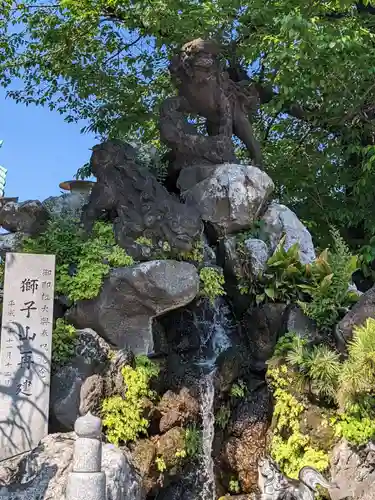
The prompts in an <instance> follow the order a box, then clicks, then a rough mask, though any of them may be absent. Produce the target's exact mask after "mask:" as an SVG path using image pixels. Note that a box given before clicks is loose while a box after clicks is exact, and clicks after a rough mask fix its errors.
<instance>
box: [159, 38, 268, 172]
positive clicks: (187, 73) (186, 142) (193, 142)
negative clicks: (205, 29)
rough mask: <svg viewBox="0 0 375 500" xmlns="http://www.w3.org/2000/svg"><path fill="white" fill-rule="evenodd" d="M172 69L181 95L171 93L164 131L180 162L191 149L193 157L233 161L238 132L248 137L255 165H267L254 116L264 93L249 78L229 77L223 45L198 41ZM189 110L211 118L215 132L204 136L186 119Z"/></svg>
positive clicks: (173, 62)
mask: <svg viewBox="0 0 375 500" xmlns="http://www.w3.org/2000/svg"><path fill="white" fill-rule="evenodd" d="M169 71H170V74H171V77H172V81H173V83H174V84H175V86H176V88H177V90H178V97H170V98H168V99H166V100H165V101H164V103H163V105H162V108H161V118H160V135H161V139H162V141H163V142H164V143H165V144H167V145H168V146H169V147H170V148H171V149H172V151H173V152H174V154H175V156H176V158H177V161H178V160H179V156H180V157H182V156H184V155H186V153H187V152H186V149H187V148H188V149H189V150H190V153H191V154H190V156H194V154H195V156H196V158H197V159H198V158H199V156H201V157H202V160H203V159H204V160H206V161H211V163H224V162H226V161H233V158H234V153H233V146H232V144H231V138H232V135H233V134H234V135H236V136H237V137H238V138H239V139H241V141H243V143H244V144H245V146H246V147H247V149H248V151H249V153H250V156H251V158H252V159H253V161H254V163H255V165H261V164H262V156H261V150H260V145H259V143H258V141H257V140H256V139H255V136H254V133H253V128H252V126H251V121H250V120H251V117H252V116H253V115H254V114H255V113H256V111H257V109H258V106H259V96H258V92H257V91H256V89H255V87H254V86H253V85H249V84H248V82H246V86H245V85H242V84H241V83H242V82H238V83H236V82H234V81H233V80H231V79H230V78H229V75H228V73H227V72H226V71H224V70H223V68H222V65H221V63H220V46H219V45H218V44H217V43H216V42H215V41H213V40H208V41H205V40H202V39H200V38H199V39H197V40H193V41H191V42H189V43H187V44H185V45H184V46H183V47H182V49H181V52H180V54H178V55H176V56H175V57H173V58H172V60H171V63H170V66H169ZM189 114H190V115H191V114H193V115H194V114H195V115H198V116H201V117H204V118H205V119H206V129H207V133H208V135H209V137H207V136H205V135H203V134H201V135H200V136H199V135H198V134H197V133H194V132H193V131H192V129H191V127H190V126H189V124H188V123H187V120H186V119H185V122H184V119H183V117H184V116H186V115H189ZM194 148H196V151H194ZM184 149H185V150H184ZM202 149H203V151H202ZM218 160H220V161H218ZM195 163H196V162H195Z"/></svg>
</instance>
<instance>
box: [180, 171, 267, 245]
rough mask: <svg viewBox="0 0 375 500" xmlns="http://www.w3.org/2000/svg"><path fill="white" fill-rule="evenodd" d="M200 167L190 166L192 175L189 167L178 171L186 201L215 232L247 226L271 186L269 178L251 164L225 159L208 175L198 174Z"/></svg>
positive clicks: (246, 227)
mask: <svg viewBox="0 0 375 500" xmlns="http://www.w3.org/2000/svg"><path fill="white" fill-rule="evenodd" d="M199 168H200V167H199V166H196V167H194V168H192V170H191V172H192V173H191V176H192V178H190V177H189V175H188V174H189V171H190V170H189V169H187V170H186V171H184V170H183V171H182V172H181V174H180V178H179V181H178V185H179V187H180V189H181V194H182V197H183V198H184V199H185V201H186V204H187V205H189V206H194V207H196V209H197V210H198V211H199V213H200V215H201V218H202V219H203V220H204V221H206V222H209V223H210V224H211V226H212V227H213V228H214V230H215V232H216V235H217V236H219V235H223V234H231V233H234V232H237V231H242V230H245V229H249V228H250V227H251V225H252V224H253V222H254V220H255V219H256V218H257V217H258V216H259V214H260V213H261V211H262V209H263V207H264V206H265V204H266V203H267V202H268V199H269V197H270V195H271V193H272V191H273V189H274V184H273V182H272V180H271V178H270V177H269V176H268V175H267V174H266V173H265V172H263V171H262V170H260V169H259V168H257V167H253V166H251V165H237V164H233V163H224V164H222V165H218V166H217V167H216V168H215V169H214V170H212V172H211V173H210V175H208V176H207V177H206V175H207V174H206V173H204V174H202V175H198V174H199V173H197V172H196V170H197V169H199ZM202 168H203V167H202ZM201 178H203V180H201V181H200V182H199V180H200V179H201ZM196 180H197V181H198V182H197V183H196V184H194V182H195V181H196Z"/></svg>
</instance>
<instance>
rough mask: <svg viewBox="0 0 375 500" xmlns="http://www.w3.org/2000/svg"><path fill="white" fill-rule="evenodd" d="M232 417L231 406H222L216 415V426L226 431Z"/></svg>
mask: <svg viewBox="0 0 375 500" xmlns="http://www.w3.org/2000/svg"><path fill="white" fill-rule="evenodd" d="M230 415H231V411H230V407H229V405H225V404H223V405H221V406H220V408H219V409H218V411H217V412H216V415H215V424H216V425H217V426H218V427H220V429H222V430H224V429H225V428H226V426H227V425H228V423H229V420H230Z"/></svg>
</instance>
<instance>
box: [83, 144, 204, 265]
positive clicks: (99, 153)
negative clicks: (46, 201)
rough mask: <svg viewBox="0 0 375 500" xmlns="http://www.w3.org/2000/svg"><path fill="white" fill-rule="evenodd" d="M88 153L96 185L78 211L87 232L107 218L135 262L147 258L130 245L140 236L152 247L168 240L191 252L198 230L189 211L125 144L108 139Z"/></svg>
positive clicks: (137, 246)
mask: <svg viewBox="0 0 375 500" xmlns="http://www.w3.org/2000/svg"><path fill="white" fill-rule="evenodd" d="M92 151H93V152H92V155H91V160H90V165H91V171H92V173H93V174H94V175H95V177H96V178H97V182H96V183H95V185H94V187H93V189H92V191H91V194H90V198H89V201H88V203H87V204H86V205H85V206H84V207H83V212H82V222H83V224H84V226H85V229H86V231H87V232H90V231H91V230H92V227H93V224H94V222H95V221H96V220H97V219H101V218H106V219H110V220H111V221H113V225H114V232H115V238H116V242H117V243H118V245H119V246H120V247H122V248H124V249H125V250H126V251H127V252H128V253H129V254H130V255H131V256H132V257H134V258H136V259H139V260H147V258H148V257H149V256H148V255H146V254H143V251H144V248H143V247H142V245H140V244H138V243H136V242H135V240H136V239H138V238H139V237H141V236H142V237H145V238H147V239H149V240H151V241H152V242H153V243H154V244H155V245H159V244H160V243H162V242H168V243H169V245H170V247H171V248H172V249H175V250H179V251H184V252H186V251H187V252H188V251H190V250H191V249H192V247H193V244H194V242H195V241H196V240H197V239H199V238H200V236H201V233H202V230H203V223H202V221H201V219H200V217H199V214H198V212H196V211H195V209H194V207H188V206H187V205H184V204H183V203H180V202H179V201H178V199H176V198H175V197H174V196H172V195H171V194H169V193H168V191H167V190H166V189H165V188H164V187H163V186H162V185H161V184H159V182H158V181H157V179H156V178H155V176H154V175H153V174H152V173H151V172H150V171H149V170H148V169H147V168H145V167H142V166H141V165H140V164H138V163H137V160H136V151H135V149H134V148H133V147H132V146H130V145H129V144H126V143H124V142H122V141H119V140H110V141H105V142H103V143H102V144H98V145H97V146H94V147H93V150H92Z"/></svg>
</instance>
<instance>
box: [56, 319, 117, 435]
mask: <svg viewBox="0 0 375 500" xmlns="http://www.w3.org/2000/svg"><path fill="white" fill-rule="evenodd" d="M108 354H109V346H108V344H107V343H106V342H105V341H104V340H103V339H101V338H100V337H99V335H98V334H97V333H96V332H94V331H93V330H90V329H86V330H79V331H78V332H77V343H76V347H75V354H74V356H73V357H72V359H71V360H70V361H69V363H67V364H66V365H63V366H61V367H60V368H59V369H57V371H56V372H55V373H54V374H53V375H52V378H51V396H50V423H51V425H52V427H53V429H54V430H64V431H70V430H73V428H74V423H75V421H76V419H77V418H78V417H79V407H80V392H81V386H82V384H83V383H84V381H85V380H86V379H87V378H88V377H90V376H92V375H93V374H95V373H98V372H101V371H102V370H103V368H104V366H105V363H106V362H107V359H108Z"/></svg>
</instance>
